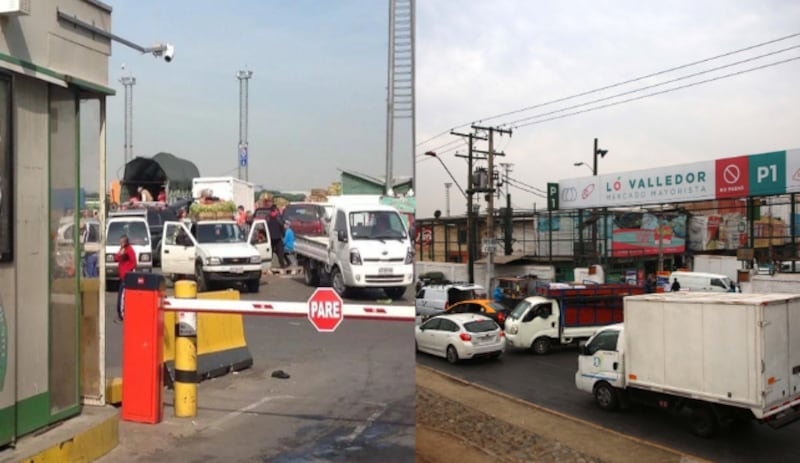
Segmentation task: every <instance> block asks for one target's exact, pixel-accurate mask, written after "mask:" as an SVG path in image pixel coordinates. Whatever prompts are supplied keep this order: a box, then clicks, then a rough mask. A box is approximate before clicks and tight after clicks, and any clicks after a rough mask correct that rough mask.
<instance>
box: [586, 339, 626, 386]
mask: <svg viewBox="0 0 800 463" xmlns="http://www.w3.org/2000/svg"><path fill="white" fill-rule="evenodd" d="M620 338H621V336H620V331H619V330H616V329H610V330H604V331H601V332H599V333H597V335H596V336H594V337H593V338H592V339H591V340H590V341H589V342H588V343H587V344H586V346H585V347H584V350H583V351H582V352H581V355H580V356H579V357H578V370H579V372H580V378H578V381H579V382H580V383H581V384H582V385H583V387H580V385H579V387H580V389H581V390H585V391H587V392H591V391H592V387H593V386H594V384H595V383H597V382H598V381H606V382H607V383H609V384H611V385H612V386H615V387H622V386H623V384H622V380H623V375H624V371H623V370H624V366H623V364H622V353H621V352H620V350H621V349H620V348H621V346H622V343H621V342H620V341H621V339H620Z"/></svg>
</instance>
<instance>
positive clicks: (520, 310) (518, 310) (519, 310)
mask: <svg viewBox="0 0 800 463" xmlns="http://www.w3.org/2000/svg"><path fill="white" fill-rule="evenodd" d="M530 306H531V303H530V302H528V301H521V302H520V303H519V304H517V306H516V307H514V310H512V311H511V313H510V314H508V317H509V318H512V319H514V320H519V319H520V318H521V317H522V315H523V314H524V313H525V311H526V310H528V308H529V307H530Z"/></svg>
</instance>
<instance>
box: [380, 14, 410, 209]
mask: <svg viewBox="0 0 800 463" xmlns="http://www.w3.org/2000/svg"><path fill="white" fill-rule="evenodd" d="M415 2H416V0H389V50H388V51H389V53H388V63H387V76H386V78H387V82H386V185H385V194H386V195H387V196H393V195H394V185H393V183H394V170H393V169H394V131H395V121H396V120H398V119H409V120H410V121H411V150H412V152H413V150H414V147H415V146H416V132H415V130H416V127H415V125H416V124H415V119H414V118H415V112H416V106H415V105H416V100H415V98H416V97H415V90H414V78H415V55H414V50H415V32H416V23H415V14H416V5H415Z"/></svg>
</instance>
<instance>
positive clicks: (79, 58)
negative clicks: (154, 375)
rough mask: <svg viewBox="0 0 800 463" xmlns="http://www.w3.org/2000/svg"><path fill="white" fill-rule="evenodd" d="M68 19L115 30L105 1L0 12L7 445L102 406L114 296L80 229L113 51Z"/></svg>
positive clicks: (4, 4) (20, 5)
mask: <svg viewBox="0 0 800 463" xmlns="http://www.w3.org/2000/svg"><path fill="white" fill-rule="evenodd" d="M59 14H66V15H69V16H73V17H76V18H80V19H82V20H83V21H85V22H88V23H92V24H95V25H97V26H98V27H103V28H105V29H107V30H108V29H110V27H111V8H110V7H109V6H107V5H106V4H104V3H103V2H101V1H98V0H48V1H26V0H22V1H16V2H12V1H1V2H0V28H2V31H3V33H2V34H0V445H5V444H8V443H10V442H13V441H14V440H16V439H17V438H18V437H19V436H21V435H24V434H28V433H31V432H33V431H36V430H38V429H41V428H43V427H46V426H48V425H51V424H53V423H55V422H58V421H61V420H64V419H66V418H69V417H72V416H75V415H77V414H79V413H80V411H81V406H82V402H86V400H82V398H84V399H85V398H86V397H89V399H90V400H89V401H90V402H92V401H93V402H98V403H102V392H98V391H100V390H102V388H101V387H100V385H102V384H103V382H104V377H103V365H102V362H103V356H102V351H103V350H104V344H103V343H104V341H103V329H102V327H103V326H104V317H103V310H102V308H103V306H104V304H103V302H102V300H101V298H100V294H103V292H104V288H103V287H102V286H103V284H102V283H101V282H99V281H97V280H94V281H90V280H86V279H83V278H81V257H82V251H83V249H82V246H81V231H80V225H78V224H80V223H81V220H80V217H81V215H82V212H84V211H82V209H83V204H82V203H83V197H82V195H80V194H79V191H80V188H81V186H83V187H84V188H86V189H87V190H90V191H92V190H93V191H99V192H102V191H103V187H102V185H104V184H105V178H104V177H105V173H104V170H105V168H104V165H103V164H104V160H105V145H104V140H105V98H106V96H108V95H112V94H113V93H114V91H113V90H112V89H110V88H108V58H109V55H110V53H111V43H110V41H109V40H108V39H107V38H103V37H100V36H97V35H93V34H90V33H87V32H86V31H85V30H81V29H78V28H76V27H74V26H73V25H72V24H70V23H69V22H67V21H64V20H63V19H62V18H60V16H59ZM82 151H87V152H91V153H92V154H91V155H88V154H85V153H82ZM87 159H91V163H92V165H87V166H82V165H81V164H82V162H84V161H86V160H87ZM87 167H89V168H87ZM81 172H89V173H90V174H86V175H84V178H82V177H81ZM101 196H102V195H101ZM101 207H102V206H101ZM100 220H101V221H102V214H100ZM101 224H102V222H101ZM101 229H102V228H101ZM101 253H102V251H101ZM102 257H103V256H102V255H101V256H100V258H101V261H102ZM101 274H102V268H101ZM82 299H83V301H84V302H82ZM89 308H91V310H92V313H90V314H89V313H86V310H87V309H89ZM82 309H83V310H82ZM85 320H89V325H88V326H89V327H90V328H91V330H92V331H91V332H90V333H89V334H86V328H87V327H86V326H82V325H83V324H85V323H84V322H83V321H85ZM82 331H84V335H83V339H84V340H83V341H82V335H81V332H82ZM86 346H90V347H91V351H92V355H87V356H86V358H90V359H92V360H91V361H88V362H82V361H81V356H82V350H83V349H86V348H87V347H86ZM82 370H83V371H84V373H85V372H86V371H90V372H92V373H91V377H92V381H91V382H90V383H84V384H83V385H82V382H81V381H82V378H85V377H86V376H87V375H86V374H84V373H82ZM87 389H92V390H87Z"/></svg>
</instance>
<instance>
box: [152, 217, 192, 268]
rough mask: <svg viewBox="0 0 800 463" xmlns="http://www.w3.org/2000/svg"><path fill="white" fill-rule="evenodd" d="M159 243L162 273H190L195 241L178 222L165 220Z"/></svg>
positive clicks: (187, 230)
mask: <svg viewBox="0 0 800 463" xmlns="http://www.w3.org/2000/svg"><path fill="white" fill-rule="evenodd" d="M162 241H163V244H162V245H161V271H162V273H164V274H167V275H169V274H178V275H192V274H194V262H195V256H196V250H197V241H196V240H195V239H194V236H192V234H191V233H190V232H189V229H188V228H186V225H184V224H183V223H180V222H165V223H164V234H163V238H162Z"/></svg>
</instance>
